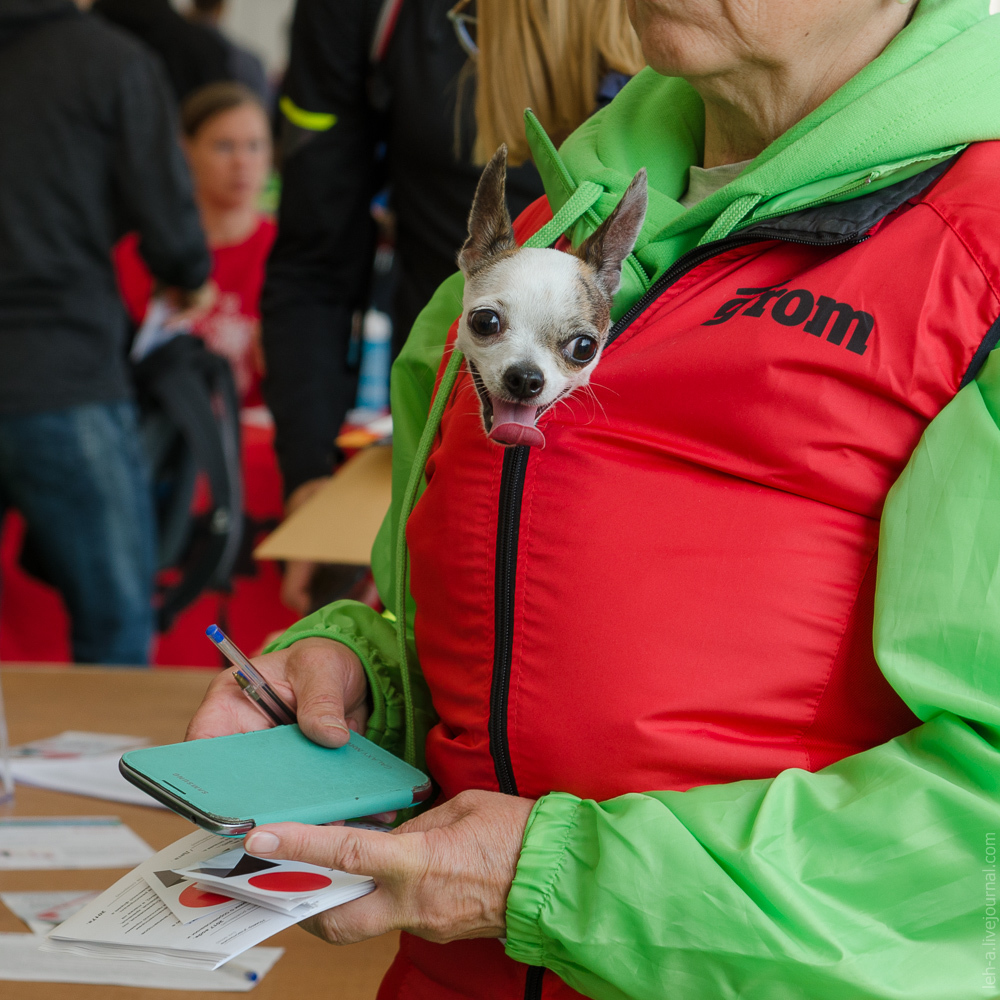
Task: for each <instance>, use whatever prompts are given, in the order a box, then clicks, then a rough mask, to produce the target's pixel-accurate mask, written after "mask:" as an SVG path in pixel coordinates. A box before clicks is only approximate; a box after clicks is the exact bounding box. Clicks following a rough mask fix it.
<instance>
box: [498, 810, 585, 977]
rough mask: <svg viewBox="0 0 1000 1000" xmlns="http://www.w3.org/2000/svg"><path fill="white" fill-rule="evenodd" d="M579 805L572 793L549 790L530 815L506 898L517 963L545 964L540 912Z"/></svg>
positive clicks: (509, 951)
mask: <svg viewBox="0 0 1000 1000" xmlns="http://www.w3.org/2000/svg"><path fill="white" fill-rule="evenodd" d="M579 806H580V799H578V798H577V797H576V796H575V795H567V794H566V793H565V792H552V793H551V794H549V795H544V796H542V798H540V799H539V800H538V802H537V803H536V804H535V808H534V809H532V810H531V815H530V816H529V817H528V825H527V827H526V828H525V831H524V841H523V842H522V845H521V855H520V857H519V858H518V861H517V873H516V874H515V875H514V884H513V885H512V886H511V887H510V895H509V896H508V897H507V954H508V955H509V956H510V957H511V958H513V959H514V960H515V961H516V962H524V963H525V964H526V965H545V939H544V937H543V935H542V931H541V924H540V921H539V917H540V916H541V913H542V911H543V910H544V909H545V907H546V905H547V904H548V901H549V896H550V895H551V893H552V890H553V887H554V885H555V882H556V879H557V878H558V876H559V871H560V869H561V868H562V866H563V863H564V861H565V859H566V846H567V844H568V842H569V838H570V835H571V834H572V832H573V828H574V827H575V826H576V822H577V817H578V815H579V812H578V811H579Z"/></svg>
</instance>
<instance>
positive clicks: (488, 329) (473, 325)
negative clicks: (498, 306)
mask: <svg viewBox="0 0 1000 1000" xmlns="http://www.w3.org/2000/svg"><path fill="white" fill-rule="evenodd" d="M500 328H501V324H500V317H499V316H498V315H497V314H496V313H495V312H494V311H493V310H492V309H477V310H476V311H475V312H474V313H472V314H471V315H470V316H469V329H470V330H472V332H473V333H474V334H476V336H478V337H495V336H496V335H497V334H498V333H500Z"/></svg>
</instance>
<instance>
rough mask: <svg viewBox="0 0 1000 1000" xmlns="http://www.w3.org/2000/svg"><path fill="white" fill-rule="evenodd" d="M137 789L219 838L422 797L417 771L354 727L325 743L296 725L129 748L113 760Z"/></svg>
mask: <svg viewBox="0 0 1000 1000" xmlns="http://www.w3.org/2000/svg"><path fill="white" fill-rule="evenodd" d="M118 768H119V770H120V771H121V773H122V774H123V775H124V776H125V778H127V779H128V780H129V781H131V782H132V784H133V785H137V786H138V787H139V788H141V789H142V790H143V791H144V792H148V793H149V794H150V795H152V796H153V798H154V799H156V800H157V801H159V802H162V803H163V804H164V805H165V806H167V807H169V808H170V809H173V810H174V812H176V813H180V815H181V816H183V817H184V818H185V819H189V820H191V821H192V822H193V823H197V824H198V826H200V827H202V828H204V829H205V830H209V831H211V832H212V833H218V834H221V835H222V836H224V837H242V836H243V835H244V834H246V833H249V831H250V830H252V829H253V828H254V827H255V826H261V825H262V824H264V823H281V822H285V821H288V820H293V821H296V822H299V823H317V824H319V823H332V822H333V821H334V820H341V819H354V818H355V817H358V816H371V815H372V814H374V813H380V812H389V811H390V810H393V809H405V808H406V807H407V806H412V805H416V804H417V803H418V802H423V801H425V800H426V799H427V798H428V797H429V796H430V794H431V783H430V781H429V780H428V778H427V775H425V774H424V773H423V772H421V771H418V770H417V769H416V768H415V767H410V765H409V764H407V763H405V762H404V761H402V760H400V759H399V758H398V757H394V756H393V755H392V754H391V753H389V752H388V751H387V750H383V749H382V748H381V747H378V746H376V745H375V744H374V743H372V742H370V741H369V740H366V739H365V738H364V737H363V736H359V735H358V734H357V733H351V739H350V742H348V743H346V744H345V745H344V746H342V747H339V748H337V749H336V750H331V749H330V748H329V747H321V746H320V745H319V744H318V743H313V742H312V740H310V739H308V738H307V737H306V736H304V735H303V734H302V732H301V730H300V729H299V727H298V726H275V727H274V728H273V729H262V730H260V731H258V732H253V733H237V734H236V735H235V736H219V737H216V738H215V739H207V740H191V742H189V743H172V744H170V745H169V746H163V747H147V748H143V749H141V750H130V751H129V752H128V753H126V754H125V755H124V756H123V757H122V758H121V761H120V763H119V765H118Z"/></svg>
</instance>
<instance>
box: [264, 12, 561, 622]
mask: <svg viewBox="0 0 1000 1000" xmlns="http://www.w3.org/2000/svg"><path fill="white" fill-rule="evenodd" d="M453 3H454V0H405V2H402V3H400V2H399V0H298V3H297V6H296V10H295V17H294V21H293V26H292V48H291V57H290V62H289V67H288V73H287V75H286V77H285V82H284V88H283V94H282V98H281V112H282V123H281V124H282V130H283V134H282V136H281V142H280V153H281V159H282V164H283V191H282V201H281V209H280V215H279V219H278V238H277V241H276V243H275V247H274V250H273V251H272V254H271V258H270V261H269V263H268V271H267V281H266V284H265V288H264V299H263V307H262V315H263V340H264V353H265V356H266V359H267V376H266V379H265V383H264V394H265V398H266V400H267V403H268V405H269V406H270V408H271V412H272V413H273V414H274V419H275V431H276V436H275V447H276V450H277V453H278V461H279V464H280V466H281V471H282V475H283V478H284V486H285V493H286V496H288V497H289V504H288V506H289V509H290V510H291V509H294V507H295V506H297V505H298V504H299V503H301V502H302V501H303V500H304V499H305V498H306V497H307V496H308V495H310V493H311V492H312V490H313V489H315V488H316V487H317V486H318V485H320V484H321V482H322V477H325V476H329V475H330V473H331V472H332V471H333V468H334V465H335V463H336V458H337V453H336V447H335V445H334V439H335V438H336V436H337V434H338V432H339V429H340V425H341V423H342V422H343V419H344V415H345V413H346V412H347V410H348V409H350V407H351V406H352V405H353V403H354V393H355V389H356V373H355V372H354V371H353V370H352V368H351V366H349V364H348V346H349V342H350V337H351V320H352V315H353V313H354V312H355V310H357V309H360V308H363V307H364V306H365V304H366V296H367V293H368V287H369V277H370V274H371V269H372V261H373V256H374V249H375V225H374V222H373V220H372V216H371V212H370V209H369V206H370V203H371V199H372V196H373V195H374V194H375V193H376V192H377V191H378V190H379V189H380V188H381V187H382V186H383V185H384V184H385V183H386V181H388V183H389V186H390V188H391V191H392V208H393V210H394V213H395V218H396V254H397V260H398V262H399V271H400V273H399V284H398V288H397V292H396V297H395V302H394V304H393V317H392V318H393V328H394V338H393V339H394V348H395V350H396V351H398V349H399V347H400V346H401V345H402V342H403V340H404V339H405V337H406V334H407V333H408V332H409V329H410V327H411V326H412V324H413V320H414V319H415V318H416V315H417V313H418V312H419V311H420V310H421V309H422V308H423V306H424V305H425V304H426V303H427V301H428V300H429V299H430V297H431V295H432V294H433V293H434V290H435V289H436V288H437V286H438V285H439V284H440V283H441V282H442V281H443V280H444V279H445V278H447V277H448V276H449V275H450V274H452V273H453V272H454V271H455V266H456V265H455V255H456V254H457V252H458V250H459V248H460V247H461V245H462V243H463V242H464V241H465V237H466V223H467V219H468V213H469V207H470V205H471V204H472V196H473V194H474V192H475V189H476V183H477V182H478V180H479V175H480V173H481V167H478V166H476V165H474V164H473V162H472V157H471V150H472V144H473V141H474V139H475V131H476V128H475V119H474V116H473V108H474V100H473V99H472V95H471V94H467V95H465V99H464V100H463V102H462V120H461V121H460V123H459V135H458V149H457V151H456V137H455V105H456V99H457V97H458V89H459V84H460V81H459V77H460V74H461V72H462V68H463V66H464V65H465V63H466V60H467V58H468V55H467V53H466V52H465V51H463V49H462V48H461V46H460V45H459V42H458V40H457V38H456V34H455V30H454V28H453V26H452V24H451V23H450V22H449V21H448V19H447V16H446V14H447V11H448V9H449V8H450V7H451V6H452V4H453ZM394 12H395V13H398V19H397V20H396V21H395V24H394V29H393V30H392V32H391V35H390V34H389V32H388V31H386V30H384V29H385V28H386V27H387V26H388V25H389V24H391V15H392V14H393V13H394ZM381 13H384V14H385V15H389V17H387V18H383V19H382V21H381V25H380V18H379V15H380V14H381ZM383 144H384V146H383ZM380 148H384V149H385V151H386V158H385V164H384V168H383V166H382V165H381V164H380V162H379V159H378V155H377V154H378V152H379V150H380ZM541 194H542V186H541V181H540V179H539V177H538V174H537V172H536V171H535V169H534V167H533V166H530V165H527V166H524V167H520V168H517V169H516V170H511V171H510V172H509V174H508V179H507V196H508V200H509V203H510V207H511V211H512V212H513V213H514V214H517V213H518V212H520V211H521V210H522V209H524V208H525V207H527V205H528V204H530V203H531V202H532V201H534V200H535V198H537V197H540V196H541ZM307 578H308V573H306V574H301V573H294V572H293V573H291V574H289V575H288V576H287V577H286V587H285V590H284V595H283V596H284V598H285V600H286V603H289V604H290V605H291V606H293V607H296V608H297V609H299V610H305V609H306V600H307V599H306V597H305V591H304V583H305V581H306V580H307Z"/></svg>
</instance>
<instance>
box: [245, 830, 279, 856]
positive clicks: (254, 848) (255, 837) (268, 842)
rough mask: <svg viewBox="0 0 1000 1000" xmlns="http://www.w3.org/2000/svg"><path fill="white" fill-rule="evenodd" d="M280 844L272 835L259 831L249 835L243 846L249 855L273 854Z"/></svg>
mask: <svg viewBox="0 0 1000 1000" xmlns="http://www.w3.org/2000/svg"><path fill="white" fill-rule="evenodd" d="M280 843H281V841H280V840H278V838H277V837H276V836H275V835H274V834H273V833H267V832H266V831H261V832H260V833H251V834H250V836H249V837H247V839H246V841H245V842H244V845H243V846H244V847H245V848H246V849H247V850H248V851H249V852H250V853H251V854H274V852H275V851H276V850H277V849H278V845H279V844H280Z"/></svg>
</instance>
